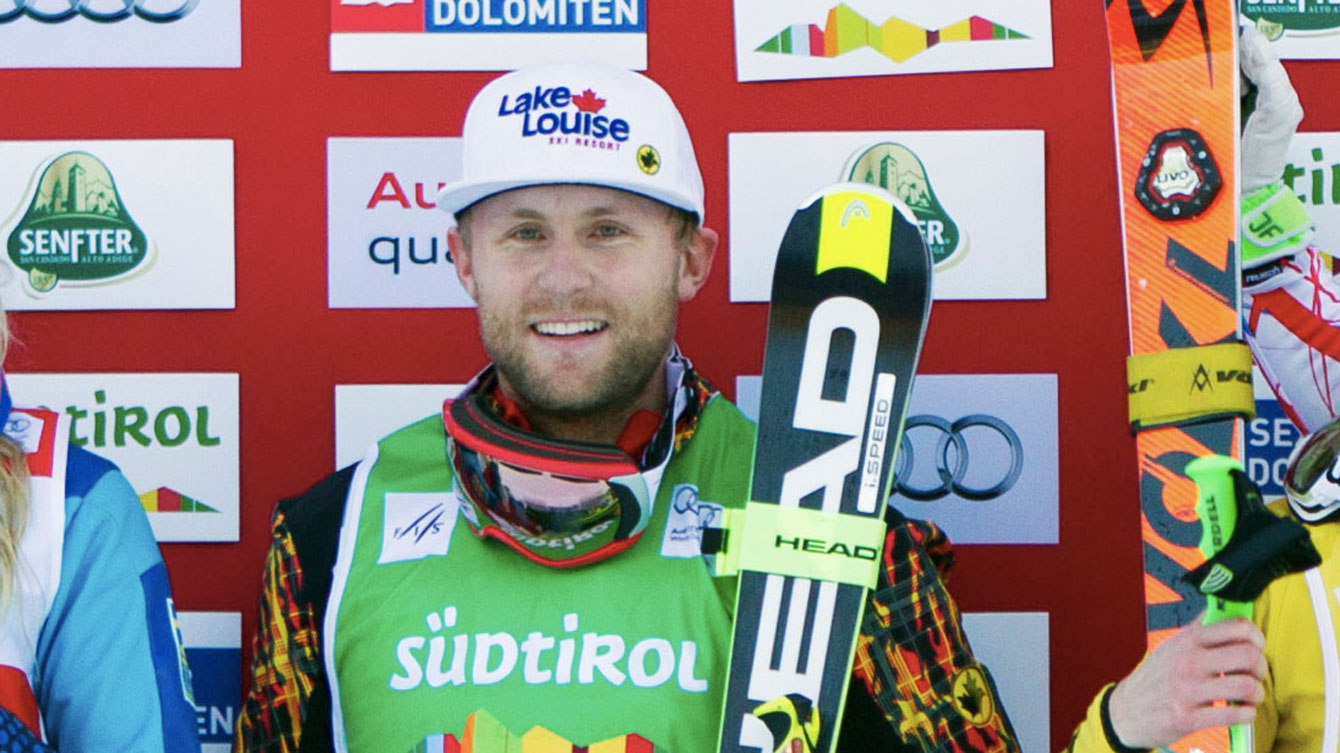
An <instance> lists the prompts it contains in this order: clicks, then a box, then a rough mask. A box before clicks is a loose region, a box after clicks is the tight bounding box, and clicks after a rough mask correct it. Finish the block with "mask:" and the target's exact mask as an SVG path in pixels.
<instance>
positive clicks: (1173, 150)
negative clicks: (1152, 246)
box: [1135, 128, 1223, 220]
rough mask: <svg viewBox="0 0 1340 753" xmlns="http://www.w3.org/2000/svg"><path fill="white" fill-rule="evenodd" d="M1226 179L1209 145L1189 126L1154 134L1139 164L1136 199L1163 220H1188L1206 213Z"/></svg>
mask: <svg viewBox="0 0 1340 753" xmlns="http://www.w3.org/2000/svg"><path fill="white" fill-rule="evenodd" d="M1222 186H1223V180H1222V178H1221V177H1220V175H1219V165H1218V164H1216V163H1215V161H1214V155H1212V154H1211V153H1210V147H1209V146H1208V145H1207V144H1206V143H1205V139H1203V138H1201V135H1200V134H1199V133H1196V132H1195V131H1193V130H1192V129H1190V128H1174V129H1172V130H1169V131H1164V132H1163V133H1160V134H1159V135H1157V136H1155V137H1154V140H1153V142H1151V143H1150V145H1149V149H1147V150H1146V151H1145V158H1144V161H1142V162H1141V163H1140V175H1139V177H1138V178H1137V179H1136V181H1135V198H1137V199H1139V200H1140V205H1141V206H1143V207H1144V208H1145V209H1147V210H1148V211H1149V213H1150V214H1152V215H1154V216H1155V217H1157V218H1159V219H1160V220H1185V219H1189V218H1191V217H1195V216H1196V215H1198V214H1200V213H1201V212H1204V211H1205V209H1206V208H1207V207H1209V206H1210V204H1211V203H1213V202H1214V197H1216V196H1218V195H1219V189H1220V188H1221V187H1222Z"/></svg>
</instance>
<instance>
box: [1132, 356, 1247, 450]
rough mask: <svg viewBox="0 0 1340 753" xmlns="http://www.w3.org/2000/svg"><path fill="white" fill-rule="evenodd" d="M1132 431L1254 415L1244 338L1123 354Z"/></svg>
mask: <svg viewBox="0 0 1340 753" xmlns="http://www.w3.org/2000/svg"><path fill="white" fill-rule="evenodd" d="M1126 386H1127V403H1128V408H1129V411H1130V419H1131V433H1132V434H1133V433H1135V432H1137V431H1144V430H1145V429H1157V428H1159V427H1161V426H1183V425H1186V424H1193V423H1200V422H1202V421H1217V420H1220V419H1223V418H1230V417H1237V416H1241V417H1243V418H1246V419H1251V418H1253V417H1254V416H1255V415H1256V400H1255V398H1254V397H1253V395H1252V354H1251V351H1250V350H1249V349H1248V348H1247V345H1246V343H1241V342H1226V343H1216V344H1214V345H1197V346H1195V347H1191V348H1173V349H1171V350H1165V351H1161V352H1158V353H1144V354H1141V355H1135V356H1131V357H1130V358H1128V359H1126Z"/></svg>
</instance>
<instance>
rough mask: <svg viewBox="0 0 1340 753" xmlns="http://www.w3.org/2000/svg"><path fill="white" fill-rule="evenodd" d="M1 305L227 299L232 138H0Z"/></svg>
mask: <svg viewBox="0 0 1340 753" xmlns="http://www.w3.org/2000/svg"><path fill="white" fill-rule="evenodd" d="M0 175H2V176H5V179H4V180H0V220H3V221H0V243H3V244H4V247H3V250H4V253H3V254H0V298H3V299H4V302H5V306H6V307H8V308H9V309H11V310H19V311H26V310H44V311H68V310H79V309H118V310H119V309H230V308H233V306H234V238H233V142H231V141H227V140H174V141H0Z"/></svg>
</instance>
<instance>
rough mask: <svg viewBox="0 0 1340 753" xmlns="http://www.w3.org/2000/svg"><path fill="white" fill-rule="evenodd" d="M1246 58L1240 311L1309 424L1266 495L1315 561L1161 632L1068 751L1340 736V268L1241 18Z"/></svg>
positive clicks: (1273, 64) (1320, 745)
mask: <svg viewBox="0 0 1340 753" xmlns="http://www.w3.org/2000/svg"><path fill="white" fill-rule="evenodd" d="M1242 72H1243V74H1244V76H1246V78H1247V79H1248V80H1249V81H1251V82H1252V83H1253V84H1255V85H1256V87H1258V89H1259V92H1258V94H1257V97H1256V105H1255V109H1254V111H1253V112H1252V113H1251V115H1250V116H1249V117H1248V118H1247V120H1246V122H1245V124H1244V128H1243V136H1242V172H1243V189H1242V192H1243V197H1244V198H1243V222H1242V227H1243V251H1242V276H1243V292H1244V296H1243V319H1244V323H1245V325H1246V327H1245V329H1246V334H1247V339H1248V342H1249V343H1250V345H1251V347H1252V352H1253V356H1254V359H1255V361H1256V364H1257V366H1258V367H1259V368H1260V370H1261V372H1262V373H1263V374H1264V375H1265V377H1266V380H1267V382H1268V383H1269V384H1270V386H1271V388H1272V389H1273V390H1274V392H1275V394H1276V396H1277V397H1278V399H1279V401H1280V404H1281V406H1283V407H1284V409H1285V411H1286V413H1287V414H1288V415H1289V416H1290V418H1291V419H1292V420H1293V421H1294V423H1295V424H1297V425H1298V427H1299V429H1300V430H1301V431H1304V432H1312V434H1311V435H1310V436H1309V438H1308V439H1307V440H1306V441H1304V442H1300V445H1301V446H1300V448H1299V449H1298V450H1296V451H1295V454H1294V457H1292V458H1291V459H1290V463H1289V471H1288V473H1287V474H1286V486H1288V487H1289V496H1288V499H1287V502H1286V500H1276V501H1275V502H1274V503H1273V504H1272V505H1271V506H1270V507H1271V509H1272V511H1273V512H1275V513H1276V514H1277V515H1279V516H1281V517H1285V518H1292V519H1294V520H1297V521H1300V522H1301V523H1303V524H1305V525H1306V527H1307V532H1308V534H1309V536H1310V538H1311V541H1312V543H1313V545H1314V546H1315V548H1316V550H1317V552H1318V553H1319V554H1320V555H1321V558H1322V561H1321V564H1320V565H1319V566H1318V567H1314V568H1311V569H1309V570H1308V571H1307V572H1304V573H1297V574H1293V575H1287V576H1285V577H1282V578H1280V579H1279V580H1277V581H1275V582H1273V583H1272V584H1270V586H1269V587H1267V588H1266V590H1265V591H1264V593H1262V594H1261V596H1260V597H1259V598H1258V599H1257V600H1256V601H1255V604H1254V609H1253V616H1252V621H1250V622H1249V621H1247V620H1242V619H1236V620H1229V621H1225V622H1221V623H1217V624H1214V625H1200V624H1192V625H1189V626H1187V627H1185V628H1183V629H1182V630H1181V631H1179V632H1178V633H1177V634H1175V635H1174V636H1173V637H1172V638H1169V639H1168V640H1167V641H1165V642H1164V643H1162V644H1160V645H1159V647H1158V648H1157V649H1155V650H1154V651H1153V652H1152V653H1151V654H1150V655H1149V656H1148V657H1146V658H1145V660H1144V661H1143V662H1141V663H1140V665H1139V666H1137V667H1136V668H1135V670H1133V671H1132V672H1131V674H1130V675H1128V676H1127V677H1126V678H1124V679H1123V680H1122V681H1121V682H1119V683H1116V684H1115V685H1109V686H1108V687H1106V688H1104V689H1103V690H1102V692H1100V693H1099V695H1098V698H1097V699H1095V701H1094V702H1093V704H1092V705H1091V707H1090V709H1089V714H1088V716H1087V718H1086V720H1085V721H1084V722H1083V723H1082V724H1081V725H1080V726H1079V727H1078V728H1077V729H1076V730H1075V735H1074V737H1073V738H1072V740H1071V743H1070V747H1069V750H1070V751H1073V752H1074V753H1096V752H1098V751H1108V750H1111V751H1116V753H1128V751H1132V750H1150V749H1154V748H1159V747H1163V746H1166V745H1169V744H1171V743H1172V742H1174V741H1175V740H1178V739H1179V738H1182V737H1184V736H1186V735H1188V734H1190V733H1192V732H1195V731H1197V730H1201V729H1205V728H1209V727H1220V726H1226V725H1230V724H1247V723H1250V724H1253V726H1254V737H1255V746H1256V750H1258V751H1273V752H1274V753H1304V752H1305V751H1306V752H1309V753H1311V752H1314V751H1323V752H1324V753H1332V752H1333V751H1336V750H1337V749H1338V748H1340V658H1338V657H1340V632H1337V627H1340V597H1337V596H1336V594H1340V590H1338V589H1340V551H1337V550H1338V549H1340V527H1337V520H1340V486H1338V485H1336V484H1335V483H1333V482H1332V481H1328V476H1329V477H1330V478H1332V479H1334V478H1340V465H1337V464H1336V456H1337V451H1340V423H1337V422H1335V419H1336V416H1337V403H1336V398H1337V397H1340V335H1338V333H1337V322H1340V281H1338V280H1337V279H1336V277H1335V276H1334V275H1333V274H1332V272H1331V264H1330V261H1329V260H1328V259H1327V258H1326V256H1325V255H1324V254H1323V253H1322V252H1321V251H1320V250H1318V249H1317V248H1316V247H1315V246H1313V245H1311V243H1310V241H1311V238H1312V236H1313V234H1314V230H1315V228H1314V227H1313V225H1312V222H1311V220H1310V219H1309V218H1308V216H1307V213H1306V210H1305V209H1304V208H1303V206H1302V204H1301V203H1300V202H1299V200H1298V199H1297V197H1296V196H1294V193H1293V191H1292V190H1291V189H1289V188H1286V187H1285V186H1284V184H1283V183H1282V182H1281V181H1280V179H1279V178H1280V175H1282V174H1283V173H1284V167H1285V162H1286V160H1287V154H1288V146H1289V141H1290V139H1291V138H1292V136H1293V133H1294V131H1295V130H1296V129H1297V127H1298V124H1299V123H1300V122H1301V121H1302V118H1303V110H1302V106H1301V105H1300V104H1299V102H1298V96H1297V94H1296V93H1295V92H1294V90H1293V86H1292V85H1291V84H1290V82H1289V78H1288V74H1287V73H1286V72H1285V70H1284V66H1283V65H1281V63H1280V61H1279V59H1278V58H1277V57H1276V55H1275V53H1274V52H1273V51H1272V50H1271V49H1270V44H1269V42H1267V41H1266V39H1265V38H1264V37H1263V36H1262V35H1261V34H1259V33H1258V32H1257V31H1256V30H1255V29H1254V28H1252V27H1250V26H1249V27H1247V28H1245V29H1244V31H1243V35H1242ZM1267 213H1269V216H1270V217H1271V218H1273V220H1274V223H1273V227H1270V228H1269V229H1268V232H1267V233H1265V234H1264V235H1263V234H1262V233H1258V232H1255V229H1256V227H1263V226H1265V225H1271V224H1272V223H1264V225H1262V223H1259V222H1257V220H1258V219H1259V218H1261V217H1262V216H1265V215H1266V214H1267ZM1254 226H1255V227H1254ZM1328 471H1329V473H1328ZM1226 702H1227V705H1226Z"/></svg>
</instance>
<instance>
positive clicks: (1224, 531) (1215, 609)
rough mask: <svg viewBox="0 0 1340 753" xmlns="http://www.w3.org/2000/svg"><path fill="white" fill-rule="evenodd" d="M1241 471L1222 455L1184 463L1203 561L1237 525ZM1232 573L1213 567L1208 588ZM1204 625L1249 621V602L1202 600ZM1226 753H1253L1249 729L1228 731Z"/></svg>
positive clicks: (1235, 727)
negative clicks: (1237, 482) (1238, 475)
mask: <svg viewBox="0 0 1340 753" xmlns="http://www.w3.org/2000/svg"><path fill="white" fill-rule="evenodd" d="M1234 470H1236V471H1241V470H1242V463H1239V462H1238V461H1237V460H1234V459H1233V458H1230V457H1226V456H1224V455H1207V456H1205V457H1201V458H1196V459H1195V460H1193V461H1191V462H1190V463H1187V465H1186V475H1187V478H1189V479H1191V480H1192V481H1195V482H1196V491H1197V494H1198V497H1197V500H1196V514H1197V515H1199V516H1200V525H1201V532H1200V544H1199V546H1200V551H1201V553H1202V554H1204V555H1205V557H1206V558H1210V557H1213V556H1214V555H1216V554H1218V553H1219V550H1221V549H1223V548H1224V546H1225V545H1226V544H1228V540H1229V538H1231V537H1232V536H1233V530H1234V529H1235V528H1236V527H1237V523H1238V498H1237V492H1236V490H1235V489H1234V485H1233V477H1232V476H1231V475H1230V473H1229V471H1234ZM1232 578H1233V573H1232V572H1229V571H1228V569H1227V568H1224V567H1223V566H1222V565H1215V566H1214V569H1212V570H1211V571H1210V575H1209V577H1207V578H1206V585H1205V586H1202V589H1203V590H1204V589H1205V588H1206V586H1210V585H1211V584H1212V583H1213V582H1214V581H1215V580H1220V581H1224V582H1227V581H1228V580H1231V579H1232ZM1205 601H1206V605H1205V622H1204V624H1206V625H1208V624H1210V623H1212V622H1219V621H1220V620H1227V619H1230V618H1233V617H1242V618H1244V619H1248V620H1250V619H1251V618H1252V605H1251V603H1250V602H1241V601H1229V600H1227V599H1221V598H1219V597H1217V596H1214V595H1213V594H1206V596H1205ZM1228 737H1229V750H1230V751H1232V753H1252V748H1253V741H1252V727H1251V725H1250V724H1234V725H1232V726H1230V727H1229V728H1228Z"/></svg>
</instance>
